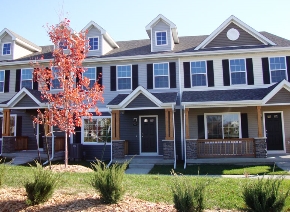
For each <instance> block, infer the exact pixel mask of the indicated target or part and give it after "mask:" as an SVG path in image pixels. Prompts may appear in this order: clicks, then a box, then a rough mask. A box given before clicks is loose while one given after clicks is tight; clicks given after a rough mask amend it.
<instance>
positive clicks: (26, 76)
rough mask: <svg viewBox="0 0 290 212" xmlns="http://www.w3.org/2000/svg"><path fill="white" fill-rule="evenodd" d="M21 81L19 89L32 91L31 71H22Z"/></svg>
mask: <svg viewBox="0 0 290 212" xmlns="http://www.w3.org/2000/svg"><path fill="white" fill-rule="evenodd" d="M21 80H22V81H21V88H23V87H26V88H30V89H32V69H22V70H21Z"/></svg>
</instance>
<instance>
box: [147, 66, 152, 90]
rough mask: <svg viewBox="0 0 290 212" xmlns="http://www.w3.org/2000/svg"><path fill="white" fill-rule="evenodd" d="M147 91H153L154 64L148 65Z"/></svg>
mask: <svg viewBox="0 0 290 212" xmlns="http://www.w3.org/2000/svg"><path fill="white" fill-rule="evenodd" d="M147 89H153V64H147Z"/></svg>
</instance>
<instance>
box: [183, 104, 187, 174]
mask: <svg viewBox="0 0 290 212" xmlns="http://www.w3.org/2000/svg"><path fill="white" fill-rule="evenodd" d="M183 108H184V109H183V126H184V130H183V138H184V139H183V143H184V167H183V168H184V169H186V135H185V129H186V127H185V105H183Z"/></svg>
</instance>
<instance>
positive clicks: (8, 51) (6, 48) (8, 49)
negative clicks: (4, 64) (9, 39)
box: [2, 43, 11, 55]
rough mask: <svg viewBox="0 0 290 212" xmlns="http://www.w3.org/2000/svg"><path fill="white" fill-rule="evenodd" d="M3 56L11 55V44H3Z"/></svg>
mask: <svg viewBox="0 0 290 212" xmlns="http://www.w3.org/2000/svg"><path fill="white" fill-rule="evenodd" d="M2 53H3V55H7V54H11V43H4V44H3V52H2Z"/></svg>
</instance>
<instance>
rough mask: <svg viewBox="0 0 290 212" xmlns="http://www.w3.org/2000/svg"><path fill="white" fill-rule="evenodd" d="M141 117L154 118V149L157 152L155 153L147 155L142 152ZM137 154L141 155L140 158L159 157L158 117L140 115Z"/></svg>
mask: <svg viewBox="0 0 290 212" xmlns="http://www.w3.org/2000/svg"><path fill="white" fill-rule="evenodd" d="M143 117H154V118H156V148H157V151H156V152H149V153H144V152H142V132H141V128H142V126H141V125H142V122H141V118H143ZM139 154H140V155H142V156H158V155H159V146H158V115H141V116H139Z"/></svg>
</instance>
